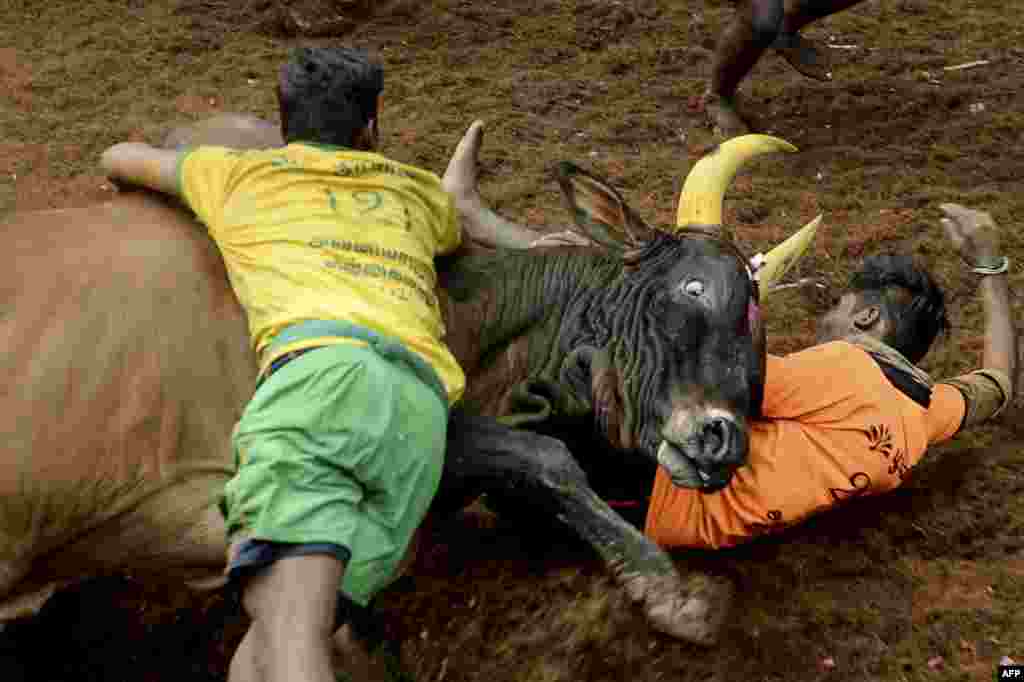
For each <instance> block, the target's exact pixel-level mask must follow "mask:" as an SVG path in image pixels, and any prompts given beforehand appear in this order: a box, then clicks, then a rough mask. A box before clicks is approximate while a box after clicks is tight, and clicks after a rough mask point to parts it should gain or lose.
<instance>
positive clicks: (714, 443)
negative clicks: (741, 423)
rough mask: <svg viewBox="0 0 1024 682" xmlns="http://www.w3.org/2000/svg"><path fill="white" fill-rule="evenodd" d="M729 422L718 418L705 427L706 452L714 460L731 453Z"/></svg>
mask: <svg viewBox="0 0 1024 682" xmlns="http://www.w3.org/2000/svg"><path fill="white" fill-rule="evenodd" d="M729 433H730V430H729V421H728V420H726V419H722V418H718V419H712V420H710V421H709V422H708V423H707V424H705V425H704V451H705V452H706V453H707V454H708V455H710V456H711V457H713V458H714V459H720V458H722V457H724V456H725V455H726V454H727V453H728V452H729Z"/></svg>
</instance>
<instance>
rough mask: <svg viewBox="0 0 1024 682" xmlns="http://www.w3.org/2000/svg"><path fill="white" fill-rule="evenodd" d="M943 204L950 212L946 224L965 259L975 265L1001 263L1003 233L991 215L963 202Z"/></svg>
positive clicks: (944, 221)
mask: <svg viewBox="0 0 1024 682" xmlns="http://www.w3.org/2000/svg"><path fill="white" fill-rule="evenodd" d="M939 208H941V209H942V212H943V213H945V214H946V217H945V218H943V219H942V221H941V222H942V227H943V228H945V230H946V234H947V235H948V236H949V240H950V241H951V242H953V246H954V247H955V248H956V250H957V251H959V252H960V257H961V258H963V259H964V262H965V263H967V264H968V265H970V266H971V267H972V268H975V267H997V266H998V265H999V264H1000V263H999V259H1000V256H1001V254H1000V253H999V234H998V232H997V231H996V224H995V222H993V220H992V216H991V215H989V214H988V213H987V212H985V211H974V210H971V209H969V208H966V207H964V206H961V205H960V204H942V205H940V206H939Z"/></svg>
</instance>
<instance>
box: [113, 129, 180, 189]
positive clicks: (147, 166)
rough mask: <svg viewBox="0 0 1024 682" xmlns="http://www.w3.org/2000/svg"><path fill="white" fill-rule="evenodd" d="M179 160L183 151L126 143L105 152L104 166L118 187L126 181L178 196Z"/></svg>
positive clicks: (129, 183)
mask: <svg viewBox="0 0 1024 682" xmlns="http://www.w3.org/2000/svg"><path fill="white" fill-rule="evenodd" d="M180 153H182V154H183V153H184V152H180ZM178 160H179V152H177V151H174V150H171V149H158V148H156V147H151V146H149V145H148V144H144V143H142V142H122V143H120V144H116V145H114V146H113V147H110V148H109V149H107V150H106V151H105V152H103V156H101V157H100V167H101V168H102V169H103V171H104V172H105V173H106V174H107V177H109V178H110V181H111V182H113V183H117V186H118V189H121V185H122V184H125V185H136V186H140V185H141V186H142V187H148V188H150V189H154V190H156V191H158V192H164V193H165V194H170V195H172V196H178V194H179V189H178Z"/></svg>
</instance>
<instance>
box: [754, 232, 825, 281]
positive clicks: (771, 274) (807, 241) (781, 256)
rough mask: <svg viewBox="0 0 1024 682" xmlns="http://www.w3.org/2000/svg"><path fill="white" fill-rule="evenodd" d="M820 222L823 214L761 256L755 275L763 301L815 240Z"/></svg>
mask: <svg viewBox="0 0 1024 682" xmlns="http://www.w3.org/2000/svg"><path fill="white" fill-rule="evenodd" d="M820 224H821V216H820V215H819V216H818V217H817V218H815V219H814V220H812V221H811V222H809V223H807V224H806V225H804V226H803V227H801V228H800V229H799V230H798V231H797V232H796V233H794V234H793V235H791V236H790V237H789V238H788V239H786V241H784V242H782V243H781V244H779V245H778V246H776V247H775V248H773V249H772V250H771V251H769V252H768V253H766V254H764V256H762V257H761V266H760V268H758V270H757V273H756V274H755V275H754V277H755V278H756V279H757V281H758V284H759V287H758V288H759V289H760V290H761V300H762V301H763V300H764V299H765V298H767V296H768V294H769V293H771V290H772V288H773V287H774V286H775V285H776V284H778V283H779V281H780V280H781V279H782V277H783V275H785V274H786V272H787V271H788V270H789V269H790V268H791V267H793V264H794V263H796V262H797V261H798V260H800V257H801V256H803V255H804V253H805V252H806V251H807V247H808V246H810V245H811V242H812V241H814V235H815V233H816V232H817V231H818V225H820Z"/></svg>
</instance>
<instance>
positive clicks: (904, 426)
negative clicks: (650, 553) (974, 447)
mask: <svg viewBox="0 0 1024 682" xmlns="http://www.w3.org/2000/svg"><path fill="white" fill-rule="evenodd" d="M965 410H966V403H965V400H964V396H963V394H962V393H961V392H960V391H959V390H958V389H957V388H955V387H954V386H952V385H949V384H943V383H938V384H935V386H934V387H933V388H932V394H931V404H930V405H929V407H928V408H925V407H922V406H921V405H919V404H918V403H916V402H914V401H913V400H911V399H910V398H909V397H907V396H906V395H905V394H904V393H903V392H901V391H900V390H899V389H897V388H896V387H894V386H893V385H892V384H891V383H890V382H889V380H888V379H887V378H886V376H885V374H883V373H882V370H881V369H880V368H879V367H878V365H877V364H876V363H875V361H874V360H873V359H872V357H871V356H870V355H868V353H866V352H865V351H864V350H862V349H860V348H858V347H857V346H855V345H853V344H850V343H847V342H845V341H836V342H833V343H826V344H822V345H818V346H814V347H812V348H808V349H807V350H804V351H800V352H799V353H793V354H792V355H787V356H785V357H776V356H769V357H768V365H767V371H766V373H765V394H764V402H763V403H762V413H763V419H761V420H758V421H756V422H752V423H751V424H750V460H749V463H748V465H747V466H743V467H740V468H739V469H737V470H736V473H735V475H734V476H733V478H732V480H731V481H730V483H729V484H728V485H727V486H726V487H725V488H723V489H722V490H720V491H719V492H717V493H710V494H708V493H703V492H699V491H696V490H686V489H683V488H678V487H676V486H675V485H673V484H672V481H671V479H670V478H669V477H668V475H667V474H666V473H665V471H664V470H663V469H660V468H659V469H658V473H657V475H656V477H655V483H654V491H653V493H652V495H651V504H650V507H649V508H648V511H647V523H646V528H645V532H646V534H647V535H648V536H649V537H650V538H651V539H653V540H654V541H655V542H657V543H658V544H659V545H662V546H664V547H702V548H712V549H717V548H720V547H731V546H733V545H737V544H740V543H741V542H744V541H746V540H749V539H750V538H752V537H754V536H757V535H760V534H762V533H766V532H771V531H774V530H779V529H781V528H785V527H788V526H790V525H793V524H795V523H799V522H800V521H802V520H804V519H806V518H807V517H809V516H811V515H813V514H815V513H818V512H821V511H823V510H825V509H828V508H830V507H834V506H836V505H838V504H841V503H843V502H845V501H846V500H849V499H852V498H854V497H859V496H861V495H874V494H878V493H883V492H886V491H888V490H892V489H893V488H896V487H897V486H899V485H900V482H901V481H902V479H903V477H904V476H906V474H907V473H908V472H909V471H910V468H911V467H912V466H913V465H915V464H916V463H917V462H918V461H919V460H920V458H921V457H922V456H923V455H924V453H925V451H926V450H927V448H928V445H929V444H931V443H937V442H940V441H943V440H947V439H949V438H952V437H953V435H954V434H956V432H957V429H959V428H960V425H961V422H962V421H963V419H964V414H965Z"/></svg>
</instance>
